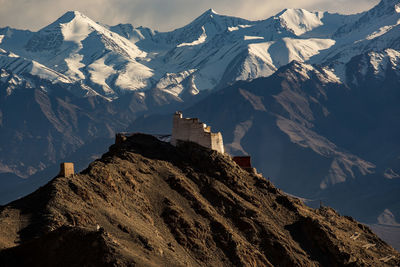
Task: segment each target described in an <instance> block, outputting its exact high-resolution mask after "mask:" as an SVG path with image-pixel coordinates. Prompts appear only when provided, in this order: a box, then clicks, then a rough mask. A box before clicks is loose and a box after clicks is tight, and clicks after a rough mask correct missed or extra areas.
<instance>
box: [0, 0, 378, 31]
mask: <svg viewBox="0 0 400 267" xmlns="http://www.w3.org/2000/svg"><path fill="white" fill-rule="evenodd" d="M378 2H379V0H334V1H333V0H64V1H61V0H0V27H5V26H11V27H13V28H19V29H30V30H38V29H40V28H41V27H44V26H46V25H48V24H50V23H51V22H53V21H54V20H56V19H57V18H58V17H60V16H61V15H62V14H64V13H65V12H66V11H69V10H78V11H80V12H82V13H84V14H85V15H87V16H88V17H90V18H91V19H93V20H95V21H98V22H102V23H104V24H109V25H115V24H118V23H132V24H133V25H134V26H140V25H142V26H147V27H150V28H153V29H155V30H161V31H167V30H172V29H175V28H178V27H181V26H183V25H185V24H187V23H188V22H190V21H192V20H193V19H194V18H196V17H197V16H199V15H200V14H202V13H203V12H204V11H205V10H207V9H209V8H212V9H214V10H215V11H217V12H218V13H220V14H224V15H231V16H237V17H241V18H245V19H250V20H258V19H265V18H268V17H270V16H272V15H274V14H276V13H278V12H279V11H281V10H282V9H284V8H305V9H307V10H310V11H330V12H339V13H345V14H350V13H357V12H361V11H364V10H367V9H369V8H371V7H372V6H374V5H376V4H377V3H378Z"/></svg>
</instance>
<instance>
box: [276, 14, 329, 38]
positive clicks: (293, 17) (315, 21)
mask: <svg viewBox="0 0 400 267" xmlns="http://www.w3.org/2000/svg"><path fill="white" fill-rule="evenodd" d="M275 17H276V18H278V19H279V20H280V21H281V23H282V26H283V27H284V28H286V29H288V30H290V31H292V32H293V33H294V34H295V35H297V36H300V35H302V34H304V33H305V32H308V31H311V30H313V29H314V28H317V27H319V26H321V25H323V23H322V21H321V18H322V17H323V13H322V12H309V11H307V10H305V9H284V10H282V11H281V12H280V13H278V14H277V15H276V16H275Z"/></svg>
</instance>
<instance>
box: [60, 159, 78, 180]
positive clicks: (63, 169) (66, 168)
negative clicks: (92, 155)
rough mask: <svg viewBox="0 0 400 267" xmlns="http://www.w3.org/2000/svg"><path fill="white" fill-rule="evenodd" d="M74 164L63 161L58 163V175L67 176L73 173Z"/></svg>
mask: <svg viewBox="0 0 400 267" xmlns="http://www.w3.org/2000/svg"><path fill="white" fill-rule="evenodd" d="M74 173H75V171H74V164H73V163H72V162H63V163H61V164H60V173H59V174H58V175H59V176H64V177H68V176H71V175H74Z"/></svg>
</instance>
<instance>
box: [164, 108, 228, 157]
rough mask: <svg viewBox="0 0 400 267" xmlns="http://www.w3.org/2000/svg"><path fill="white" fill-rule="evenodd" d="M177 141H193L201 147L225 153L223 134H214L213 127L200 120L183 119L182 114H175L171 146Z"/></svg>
mask: <svg viewBox="0 0 400 267" xmlns="http://www.w3.org/2000/svg"><path fill="white" fill-rule="evenodd" d="M177 140H181V141H191V142H194V143H197V144H199V145H201V146H204V147H208V148H211V149H213V150H216V151H218V152H220V153H224V152H225V150H224V142H223V140H222V134H221V133H220V132H218V133H212V132H211V127H210V126H207V125H206V124H205V123H202V122H200V121H199V119H198V118H183V115H182V113H181V112H175V114H174V118H173V125H172V137H171V144H172V145H176V143H177Z"/></svg>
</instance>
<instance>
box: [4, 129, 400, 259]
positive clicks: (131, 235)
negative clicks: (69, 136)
mask: <svg viewBox="0 0 400 267" xmlns="http://www.w3.org/2000/svg"><path fill="white" fill-rule="evenodd" d="M0 216H1V218H2V220H1V222H2V223H1V224H0V231H1V233H2V235H1V236H2V238H1V239H0V248H1V249H2V250H1V251H0V262H5V261H7V263H8V264H10V265H11V266H12V265H16V266H17V265H20V264H34V265H35V264H36V265H37V264H41V263H45V262H46V264H49V265H54V264H57V265H61V266H67V265H68V266H78V265H82V264H88V265H105V264H114V265H118V266H128V265H131V264H132V263H134V264H135V265H139V266H145V265H146V266H148V265H174V266H181V265H191V266H209V265H219V266H238V265H241V266H250V265H252V264H256V265H266V266H277V265H280V266H293V265H308V266H320V265H323V266H324V265H326V264H327V263H329V264H330V265H331V266H345V265H351V266H362V265H365V264H367V265H381V266H394V265H396V264H398V263H399V256H400V255H399V253H398V252H396V251H395V250H394V249H392V248H391V247H389V246H388V245H386V244H385V243H384V242H383V241H381V240H380V239H379V238H377V237H376V236H375V235H374V234H373V233H372V232H371V231H370V230H369V229H368V228H367V227H366V226H364V225H362V224H359V223H358V222H356V221H354V220H353V219H351V218H349V217H342V216H339V215H338V214H337V213H336V212H335V211H334V210H332V209H330V208H321V209H319V210H312V209H310V208H308V207H306V206H305V205H304V204H302V203H301V202H300V201H299V200H297V199H294V198H291V197H288V196H286V195H284V194H283V193H282V192H281V191H280V190H278V189H276V188H275V187H274V186H273V185H272V184H271V183H270V182H268V181H267V180H265V179H264V178H263V177H261V176H258V175H253V174H249V173H247V172H246V171H244V170H242V169H241V168H240V167H239V166H237V165H236V164H235V163H234V162H233V161H232V160H231V159H230V158H229V157H227V156H223V155H221V154H218V153H217V152H215V151H214V152H212V151H210V150H208V149H205V148H202V147H199V146H198V145H195V144H183V145H182V146H180V147H178V148H175V147H172V146H171V145H170V144H167V143H163V142H160V141H158V140H157V139H155V138H154V137H152V136H147V135H140V134H138V135H134V136H132V137H130V138H128V140H126V141H125V142H124V143H122V145H119V146H116V145H114V146H111V148H110V151H109V152H108V153H106V154H104V155H103V157H102V158H101V159H100V160H98V161H95V162H93V163H92V164H91V165H90V166H89V168H88V169H86V170H85V171H83V172H82V173H81V174H77V175H74V176H72V177H70V178H65V177H58V178H55V179H54V180H53V181H51V182H50V183H49V184H47V185H46V186H44V187H43V188H41V189H39V190H38V191H36V192H35V193H33V194H31V195H29V196H28V197H26V198H23V199H21V200H18V201H16V202H13V203H11V204H10V205H7V206H4V207H1V208H0ZM15 220H18V221H20V222H21V224H19V223H18V224H16V223H15V222H14V221H15ZM44 248H45V250H46V253H44V250H43V249H44ZM48 248H50V249H48ZM56 255H57V256H56ZM71 255H74V257H70V256H71ZM100 255H101V256H100ZM83 256H84V257H83ZM99 256H100V257H99Z"/></svg>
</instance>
